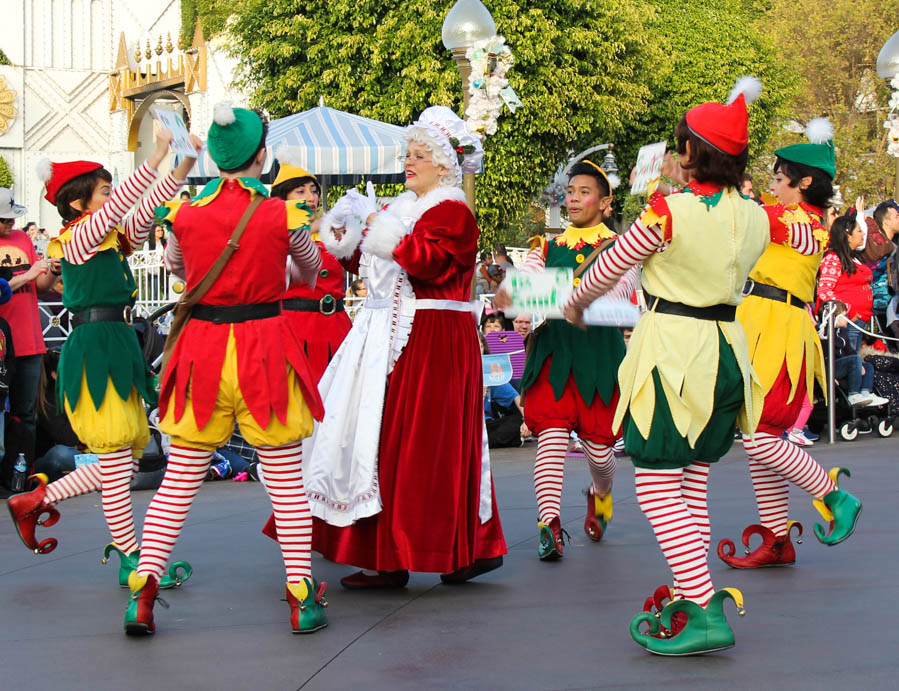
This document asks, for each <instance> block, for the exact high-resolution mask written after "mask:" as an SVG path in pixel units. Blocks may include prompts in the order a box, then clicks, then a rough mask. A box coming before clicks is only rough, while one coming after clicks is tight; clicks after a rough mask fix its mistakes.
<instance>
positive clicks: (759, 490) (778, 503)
mask: <svg viewBox="0 0 899 691" xmlns="http://www.w3.org/2000/svg"><path fill="white" fill-rule="evenodd" d="M744 443H745V442H744ZM746 450H747V452H748V451H749V449H746ZM749 475H750V477H752V489H753V490H754V491H755V503H756V505H757V506H758V508H759V522H760V523H761V524H762V525H763V526H765V527H766V528H768V529H769V530H770V531H771V532H772V533H774V536H775V537H782V536H784V535H786V534H787V519H788V517H789V514H790V483H789V482H787V481H786V480H784V479H783V478H782V477H781V476H780V475H778V474H777V473H775V472H774V471H773V470H770V469H769V468H768V467H767V466H765V465H762V464H761V463H759V462H758V461H756V460H754V459H753V457H752V455H751V454H750V456H749Z"/></svg>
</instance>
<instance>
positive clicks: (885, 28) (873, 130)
mask: <svg viewBox="0 0 899 691" xmlns="http://www.w3.org/2000/svg"><path fill="white" fill-rule="evenodd" d="M897 14H899V0H831V1H830V2H827V3H821V2H820V1H819V0H771V1H770V8H769V9H768V10H767V12H765V13H763V14H762V15H760V17H759V19H758V22H757V25H758V26H759V27H760V28H761V29H762V30H764V31H766V32H768V33H770V34H771V35H773V36H776V37H777V40H778V54H779V55H780V56H781V59H782V60H783V62H784V64H785V65H786V66H787V67H788V68H789V69H790V70H791V71H793V72H795V74H796V75H797V88H796V90H795V91H794V93H793V94H792V97H791V99H790V100H789V102H788V103H787V106H786V108H785V110H784V112H783V115H784V116H785V117H782V118H780V119H777V120H774V121H773V122H772V123H771V133H770V139H769V142H768V145H767V147H766V149H765V151H764V154H765V155H764V156H761V157H758V158H757V159H756V162H755V166H754V168H753V172H754V173H757V177H759V178H760V180H762V181H764V183H763V184H766V183H767V179H768V178H769V177H770V166H771V164H772V163H773V160H774V156H773V151H774V149H775V148H777V147H779V146H784V145H786V144H792V143H794V142H797V141H804V137H803V135H802V134H801V133H799V132H795V131H792V130H801V129H802V127H804V125H805V124H806V123H807V122H808V121H809V120H811V119H812V118H815V117H819V116H826V117H828V118H830V120H831V121H832V122H833V125H834V131H835V137H834V145H835V147H836V156H837V177H836V181H835V182H836V183H837V184H839V185H840V188H841V192H842V195H843V198H844V202H845V203H846V205H847V206H848V204H849V203H851V202H854V200H855V196H856V195H858V194H866V195H867V197H868V200H869V201H871V202H876V201H879V200H881V199H884V198H886V197H891V196H893V193H894V189H893V185H894V171H895V165H896V164H895V159H893V158H892V157H891V156H889V155H888V154H887V153H886V130H885V129H883V121H884V119H885V117H886V113H887V112H888V108H887V102H888V100H889V96H890V90H889V86H888V84H887V82H886V81H885V80H883V79H880V78H879V77H878V76H877V73H876V71H875V69H874V65H875V62H876V60H877V54H878V52H880V48H881V47H882V46H883V44H884V43H885V42H886V41H887V39H888V38H889V37H890V36H891V35H892V33H893V31H894V30H895V26H894V24H892V23H890V22H889V21H881V18H886V17H895V16H897Z"/></svg>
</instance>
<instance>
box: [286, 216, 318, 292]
mask: <svg viewBox="0 0 899 691" xmlns="http://www.w3.org/2000/svg"><path fill="white" fill-rule="evenodd" d="M289 236H290V250H289V251H290V258H291V259H292V260H293V267H292V268H293V274H294V275H295V276H296V277H297V278H300V279H301V280H303V281H305V282H306V283H307V284H308V285H309V286H310V287H312V288H314V287H315V282H316V279H317V278H318V272H319V269H321V267H322V255H321V250H319V248H318V245H316V244H315V242H313V240H312V238H311V237H310V236H309V233H308V232H306V229H305V228H300V229H298V230H294V231H290V233H289Z"/></svg>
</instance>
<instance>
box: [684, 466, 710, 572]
mask: <svg viewBox="0 0 899 691" xmlns="http://www.w3.org/2000/svg"><path fill="white" fill-rule="evenodd" d="M708 488H709V464H708V463H691V464H690V465H688V466H687V467H686V468H684V477H683V479H682V480H681V493H682V494H683V496H684V502H685V503H686V505H687V510H688V511H689V512H690V514H691V515H692V516H693V520H694V521H696V525H697V526H698V527H699V532H700V533H702V544H703V546H704V547H705V555H706V557H708V556H709V543H710V542H711V540H712V527H711V525H710V524H709V503H708Z"/></svg>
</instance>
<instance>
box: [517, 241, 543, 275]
mask: <svg viewBox="0 0 899 691" xmlns="http://www.w3.org/2000/svg"><path fill="white" fill-rule="evenodd" d="M544 247H545V245H544V244H543V243H542V242H541V243H537V244H536V245H535V246H534V248H533V249H532V250H531V251H530V252H528V254H527V256H526V257H525V259H524V264H522V265H521V269H520V271H521V272H522V273H525V274H533V273H539V272H540V271H543V270H544V269H545V268H546V257H545V256H544V254H543V253H544V251H545V250H544Z"/></svg>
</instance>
